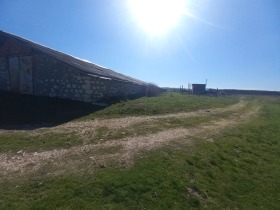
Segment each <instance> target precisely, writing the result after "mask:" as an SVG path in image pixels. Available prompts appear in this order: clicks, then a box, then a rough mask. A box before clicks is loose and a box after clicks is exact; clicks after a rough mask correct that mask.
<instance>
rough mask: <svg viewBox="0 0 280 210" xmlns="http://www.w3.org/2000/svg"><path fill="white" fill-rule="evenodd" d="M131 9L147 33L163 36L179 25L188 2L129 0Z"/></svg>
mask: <svg viewBox="0 0 280 210" xmlns="http://www.w3.org/2000/svg"><path fill="white" fill-rule="evenodd" d="M129 7H130V10H131V12H132V14H133V16H134V17H135V19H136V20H137V22H138V23H139V24H140V26H141V27H142V28H143V29H144V30H145V31H146V32H147V33H149V34H150V35H162V34H165V33H166V32H168V31H169V30H171V29H172V28H173V27H175V26H176V25H177V24H178V23H179V21H180V18H181V17H182V16H183V14H184V12H185V10H186V0H129Z"/></svg>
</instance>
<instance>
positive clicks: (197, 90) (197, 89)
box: [192, 84, 206, 95]
mask: <svg viewBox="0 0 280 210" xmlns="http://www.w3.org/2000/svg"><path fill="white" fill-rule="evenodd" d="M192 92H193V94H196V95H201V94H205V93H206V84H192Z"/></svg>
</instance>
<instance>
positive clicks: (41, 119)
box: [0, 91, 103, 130]
mask: <svg viewBox="0 0 280 210" xmlns="http://www.w3.org/2000/svg"><path fill="white" fill-rule="evenodd" d="M101 109H103V107H102V106H97V105H92V104H91V103H84V102H78V101H72V100H67V99H59V98H50V97H41V96H30V95H19V94H13V93H7V92H2V91H1V92H0V129H10V130H33V129H36V128H41V127H53V126H56V125H60V124H63V123H66V122H69V121H71V120H74V119H77V118H80V117H83V116H86V115H88V114H90V113H93V112H96V111H98V110H101Z"/></svg>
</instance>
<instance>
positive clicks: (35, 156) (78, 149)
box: [0, 100, 258, 179]
mask: <svg viewBox="0 0 280 210" xmlns="http://www.w3.org/2000/svg"><path fill="white" fill-rule="evenodd" d="M246 106H247V103H246V102H244V101H242V100H241V101H240V102H239V103H237V104H235V105H232V106H229V107H226V108H218V109H208V110H199V111H196V112H189V113H178V114H168V115H160V116H143V117H125V118H117V119H103V120H93V121H84V122H70V123H66V124H63V125H60V126H56V127H53V128H41V129H37V130H34V131H32V132H31V133H30V134H29V135H35V134H36V133H45V132H47V133H54V135H55V133H57V132H59V133H61V132H62V133H64V132H65V133H68V132H70V131H73V130H75V131H76V132H77V133H78V134H80V135H81V137H82V138H84V139H85V140H86V139H87V138H90V137H89V135H88V134H89V133H90V134H92V135H94V133H95V131H96V129H97V128H100V127H103V126H106V127H107V128H108V129H109V130H115V131H116V130H118V129H123V128H128V127H131V126H133V125H134V124H136V123H148V122H149V123H151V124H152V122H153V121H155V120H162V121H164V120H165V119H170V118H180V119H187V118H190V117H196V116H206V117H207V116H212V115H215V114H221V113H227V112H228V113H230V114H229V115H228V116H225V117H221V118H218V119H216V120H215V121H211V122H210V123H207V124H203V123H202V124H199V125H197V126H191V127H187V128H184V127H175V128H170V129H166V130H162V131H159V132H156V133H148V134H145V135H141V134H140V135H139V134H137V135H136V136H128V137H126V136H125V135H124V138H121V139H118V140H108V141H103V140H102V139H101V140H100V141H98V143H94V144H93V143H91V144H90V143H87V142H90V141H84V145H80V146H75V147H72V148H70V149H55V150H50V151H43V152H34V153H28V152H24V151H19V152H18V153H17V154H14V153H2V154H1V153H0V179H7V178H13V177H15V176H26V175H28V174H30V175H32V174H33V175H34V174H37V175H46V176H52V175H59V174H63V173H80V172H82V171H85V170H87V171H94V170H95V169H96V168H98V167H106V165H108V164H109V163H110V161H115V162H117V163H118V165H121V166H129V165H131V164H133V157H134V156H135V155H137V154H141V152H142V151H147V150H150V149H153V148H156V147H160V146H165V145H170V144H174V143H176V142H179V143H180V144H191V143H192V142H193V140H192V139H193V137H196V136H201V137H204V138H205V139H206V140H209V141H213V140H212V139H208V136H209V134H211V135H213V134H215V133H217V132H220V131H222V130H223V129H224V128H227V127H230V126H235V125H237V124H239V123H243V122H246V121H247V120H248V119H249V118H251V117H252V116H253V115H254V114H256V113H257V111H258V108H257V107H254V108H253V109H250V110H246V112H245V113H243V112H244V109H246ZM241 110H243V112H242V114H241V113H240V112H241ZM2 132H8V131H5V130H2ZM21 132H27V131H21Z"/></svg>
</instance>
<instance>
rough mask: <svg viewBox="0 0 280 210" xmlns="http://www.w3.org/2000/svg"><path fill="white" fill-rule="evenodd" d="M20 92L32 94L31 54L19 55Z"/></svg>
mask: <svg viewBox="0 0 280 210" xmlns="http://www.w3.org/2000/svg"><path fill="white" fill-rule="evenodd" d="M20 92H21V93H23V94H33V79H32V56H24V57H20Z"/></svg>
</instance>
